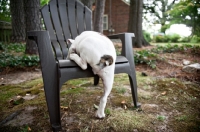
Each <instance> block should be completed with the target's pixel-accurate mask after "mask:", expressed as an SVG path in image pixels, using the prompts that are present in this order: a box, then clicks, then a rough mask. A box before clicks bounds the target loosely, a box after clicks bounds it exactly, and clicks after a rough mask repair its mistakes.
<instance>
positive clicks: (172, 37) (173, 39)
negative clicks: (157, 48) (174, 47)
mask: <svg viewBox="0 0 200 132" xmlns="http://www.w3.org/2000/svg"><path fill="white" fill-rule="evenodd" d="M180 38H181V37H180V35H178V34H173V35H169V42H174V43H176V42H178V40H179V39H180Z"/></svg>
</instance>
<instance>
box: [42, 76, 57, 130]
mask: <svg viewBox="0 0 200 132" xmlns="http://www.w3.org/2000/svg"><path fill="white" fill-rule="evenodd" d="M45 80H46V81H45ZM47 80H48V81H47ZM44 90H45V96H46V102H47V106H48V111H49V116H50V122H51V126H52V129H53V131H54V132H55V131H59V130H61V120H60V88H59V83H58V80H57V79H54V78H48V77H47V78H45V79H44Z"/></svg>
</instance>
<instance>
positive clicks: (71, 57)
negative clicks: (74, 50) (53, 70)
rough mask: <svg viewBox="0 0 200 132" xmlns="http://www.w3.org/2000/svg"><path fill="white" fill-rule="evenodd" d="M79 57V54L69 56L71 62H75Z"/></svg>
mask: <svg viewBox="0 0 200 132" xmlns="http://www.w3.org/2000/svg"><path fill="white" fill-rule="evenodd" d="M77 57H78V55H77V54H70V55H69V58H70V59H71V60H75V59H76V58H77Z"/></svg>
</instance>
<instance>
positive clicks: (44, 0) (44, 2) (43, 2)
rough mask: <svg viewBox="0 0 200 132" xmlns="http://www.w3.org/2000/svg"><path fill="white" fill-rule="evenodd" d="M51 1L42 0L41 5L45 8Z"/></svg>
mask: <svg viewBox="0 0 200 132" xmlns="http://www.w3.org/2000/svg"><path fill="white" fill-rule="evenodd" d="M49 1H50V0H40V5H41V6H44V5H46V4H47V3H48V2H49Z"/></svg>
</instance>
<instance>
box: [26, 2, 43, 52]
mask: <svg viewBox="0 0 200 132" xmlns="http://www.w3.org/2000/svg"><path fill="white" fill-rule="evenodd" d="M24 4H25V13H26V15H25V23H26V32H27V31H31V30H41V20H40V11H39V9H40V0H24ZM25 52H26V53H27V54H38V49H37V45H36V43H35V42H34V41H32V40H28V39H27V41H26V51H25Z"/></svg>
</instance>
